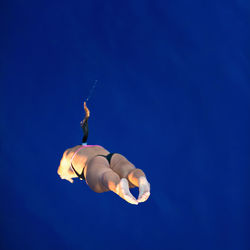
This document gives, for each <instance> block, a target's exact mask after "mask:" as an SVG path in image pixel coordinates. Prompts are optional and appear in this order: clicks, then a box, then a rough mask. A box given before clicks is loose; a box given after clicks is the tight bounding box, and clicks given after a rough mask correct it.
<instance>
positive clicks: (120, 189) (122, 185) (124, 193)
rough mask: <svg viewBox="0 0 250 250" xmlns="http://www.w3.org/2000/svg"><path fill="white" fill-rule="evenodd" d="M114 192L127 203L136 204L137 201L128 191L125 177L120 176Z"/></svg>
mask: <svg viewBox="0 0 250 250" xmlns="http://www.w3.org/2000/svg"><path fill="white" fill-rule="evenodd" d="M116 194H118V195H119V196H120V197H121V198H123V199H124V200H125V201H127V202H128V203H131V204H134V205H138V201H137V200H136V199H135V197H134V196H133V195H132V194H131V193H130V191H129V184H128V180H127V179H125V178H122V179H121V180H120V182H119V184H118V185H117V187H116Z"/></svg>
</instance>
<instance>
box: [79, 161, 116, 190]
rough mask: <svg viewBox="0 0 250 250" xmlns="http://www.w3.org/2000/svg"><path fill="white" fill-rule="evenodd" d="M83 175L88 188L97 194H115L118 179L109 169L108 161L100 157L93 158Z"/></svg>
mask: <svg viewBox="0 0 250 250" xmlns="http://www.w3.org/2000/svg"><path fill="white" fill-rule="evenodd" d="M84 175H85V178H86V182H87V184H88V185H89V187H90V188H91V189H92V190H93V191H95V192H97V193H103V192H107V191H113V192H115V190H116V187H117V185H118V184H119V182H120V177H119V175H118V174H116V173H115V172H114V171H113V170H112V169H111V168H110V167H109V163H108V161H107V160H106V159H105V158H104V157H101V156H96V157H93V158H92V159H91V160H90V161H89V162H88V164H87V166H86V168H85V169H84Z"/></svg>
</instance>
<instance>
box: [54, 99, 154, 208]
mask: <svg viewBox="0 0 250 250" xmlns="http://www.w3.org/2000/svg"><path fill="white" fill-rule="evenodd" d="M84 110H85V113H86V115H85V118H84V120H83V121H82V122H81V127H82V128H83V132H84V136H83V139H82V145H80V146H79V145H78V146H75V147H73V148H70V149H67V150H66V151H65V152H64V154H63V157H62V159H61V162H60V166H59V168H58V171H57V173H58V174H59V175H60V177H61V178H62V179H65V180H67V181H69V182H71V183H73V179H72V178H76V177H79V178H80V179H81V180H84V179H85V180H86V183H87V184H88V185H89V187H90V188H91V189H92V190H93V191H95V192H97V193H103V192H106V191H113V192H114V193H116V194H117V195H119V196H120V197H121V198H123V199H124V200H126V201H127V202H129V203H131V204H136V205H137V204H138V203H139V202H144V201H146V200H147V199H148V197H149V195H150V184H149V183H148V181H147V178H146V176H145V174H144V172H143V171H142V170H141V169H138V168H135V166H134V165H133V164H132V163H131V162H129V161H128V160H127V159H126V158H125V157H124V156H122V155H121V154H118V153H110V152H109V151H107V150H106V149H105V148H103V147H102V146H99V145H87V138H88V118H89V116H90V112H89V109H88V108H87V106H86V102H84ZM134 187H138V188H139V197H138V199H136V198H135V197H134V196H133V195H132V194H131V193H130V191H129V188H134Z"/></svg>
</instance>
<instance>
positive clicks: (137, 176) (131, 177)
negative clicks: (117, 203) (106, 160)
mask: <svg viewBox="0 0 250 250" xmlns="http://www.w3.org/2000/svg"><path fill="white" fill-rule="evenodd" d="M110 167H111V169H112V170H114V172H116V173H117V174H118V175H119V177H120V178H126V179H127V180H128V181H129V187H130V188H133V187H135V186H136V187H139V197H138V200H137V201H138V202H143V201H146V200H147V199H148V197H149V195H150V184H149V183H148V181H147V178H146V176H145V173H144V172H143V171H142V170H141V169H139V168H135V166H134V165H133V164H132V163H131V162H129V161H128V160H127V159H126V158H125V157H124V156H123V155H121V154H114V155H113V157H112V159H111V163H110Z"/></svg>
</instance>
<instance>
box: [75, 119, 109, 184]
mask: <svg viewBox="0 0 250 250" xmlns="http://www.w3.org/2000/svg"><path fill="white" fill-rule="evenodd" d="M81 127H82V129H83V138H82V144H83V145H84V144H87V139H88V132H89V131H88V119H86V120H83V121H82V122H81ZM76 153H77V152H76ZM113 154H114V153H110V154H108V155H96V156H103V157H104V158H106V159H107V160H108V162H109V164H110V162H111V158H112V156H113ZM96 156H94V157H96ZM72 160H73V157H72V159H71V168H72V169H73V170H74V172H75V174H76V175H77V176H78V177H79V179H80V180H85V176H84V173H83V170H84V168H85V166H86V164H85V166H84V168H83V169H82V172H81V174H79V173H77V171H76V170H75V168H74V166H73V164H72Z"/></svg>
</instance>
